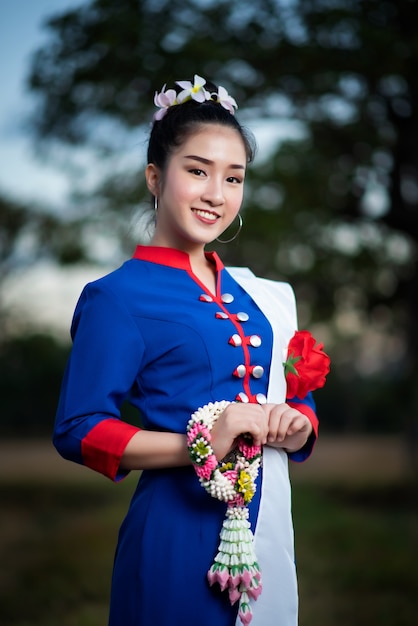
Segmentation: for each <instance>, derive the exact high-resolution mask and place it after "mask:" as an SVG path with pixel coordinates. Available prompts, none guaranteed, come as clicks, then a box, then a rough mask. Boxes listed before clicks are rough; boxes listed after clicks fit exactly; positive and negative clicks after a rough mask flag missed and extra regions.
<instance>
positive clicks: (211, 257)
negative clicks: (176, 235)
mask: <svg viewBox="0 0 418 626" xmlns="http://www.w3.org/2000/svg"><path fill="white" fill-rule="evenodd" d="M205 257H206V258H207V259H208V261H211V262H212V263H214V265H215V268H216V271H217V272H218V271H220V270H222V269H224V264H223V263H222V261H221V259H220V258H219V256H218V255H217V253H216V252H205ZM132 258H133V259H139V260H140V261H149V262H150V263H156V264H157V265H166V266H167V267H174V268H176V269H180V270H186V271H188V272H191V271H192V266H191V264H190V257H189V255H188V254H187V252H183V250H177V248H165V247H163V246H143V245H138V246H137V247H136V248H135V252H134V254H133V257H132Z"/></svg>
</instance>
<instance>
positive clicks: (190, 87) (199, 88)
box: [176, 74, 210, 104]
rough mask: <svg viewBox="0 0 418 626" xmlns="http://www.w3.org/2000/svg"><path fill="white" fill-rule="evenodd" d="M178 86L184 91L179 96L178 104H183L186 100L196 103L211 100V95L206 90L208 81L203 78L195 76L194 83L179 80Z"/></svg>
mask: <svg viewBox="0 0 418 626" xmlns="http://www.w3.org/2000/svg"><path fill="white" fill-rule="evenodd" d="M176 85H178V86H179V87H181V88H182V90H183V91H180V93H179V94H178V96H177V102H178V103H179V104H181V103H182V102H185V100H190V99H192V100H196V102H205V100H210V93H209V92H208V91H207V90H206V89H205V88H204V85H206V80H205V79H204V78H202V77H201V76H198V75H197V74H195V76H194V83H192V82H191V81H190V80H178V81H176Z"/></svg>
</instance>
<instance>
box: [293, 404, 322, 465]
mask: <svg viewBox="0 0 418 626" xmlns="http://www.w3.org/2000/svg"><path fill="white" fill-rule="evenodd" d="M286 403H287V404H288V405H289V406H291V407H292V408H294V409H297V410H298V411H300V412H301V413H303V414H304V415H306V417H307V418H308V419H309V421H310V422H311V424H312V433H311V434H310V436H309V437H308V441H307V442H306V443H305V445H304V446H303V448H301V449H300V450H297V451H296V452H290V453H289V455H288V456H289V459H291V460H292V461H296V462H301V461H305V460H306V459H307V458H308V457H309V456H310V455H311V454H312V451H313V448H314V445H315V442H316V440H317V438H318V424H319V423H318V418H317V416H316V406H315V401H314V399H313V396H312V393H311V392H310V393H308V394H307V396H305V398H303V400H302V399H301V398H298V397H297V396H295V397H294V398H287V399H286Z"/></svg>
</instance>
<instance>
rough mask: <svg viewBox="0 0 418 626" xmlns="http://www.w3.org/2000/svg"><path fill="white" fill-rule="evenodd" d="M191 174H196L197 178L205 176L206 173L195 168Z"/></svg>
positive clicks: (191, 170)
mask: <svg viewBox="0 0 418 626" xmlns="http://www.w3.org/2000/svg"><path fill="white" fill-rule="evenodd" d="M189 172H190V173H191V174H194V175H195V176H205V175H206V174H205V172H204V171H203V170H201V169H199V168H198V167H193V168H191V169H190V170H189Z"/></svg>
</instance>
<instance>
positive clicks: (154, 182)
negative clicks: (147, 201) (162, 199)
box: [145, 163, 161, 197]
mask: <svg viewBox="0 0 418 626" xmlns="http://www.w3.org/2000/svg"><path fill="white" fill-rule="evenodd" d="M145 181H146V183H147V187H148V189H149V191H150V192H151V193H152V195H153V196H156V197H158V192H159V190H160V181H161V172H160V168H159V167H157V166H156V165H155V164H154V163H148V165H147V167H146V168H145Z"/></svg>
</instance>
